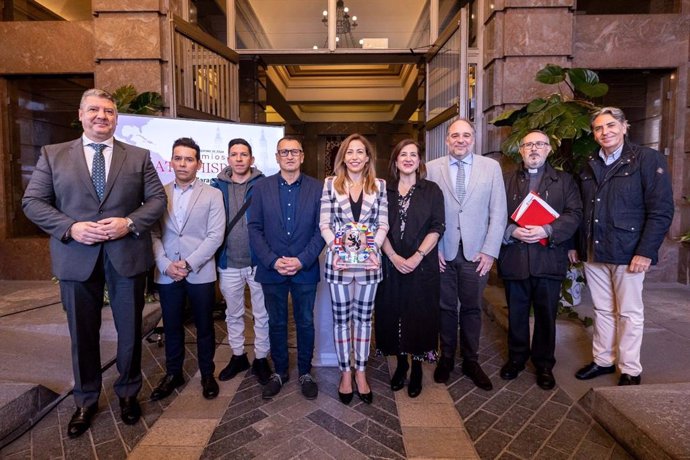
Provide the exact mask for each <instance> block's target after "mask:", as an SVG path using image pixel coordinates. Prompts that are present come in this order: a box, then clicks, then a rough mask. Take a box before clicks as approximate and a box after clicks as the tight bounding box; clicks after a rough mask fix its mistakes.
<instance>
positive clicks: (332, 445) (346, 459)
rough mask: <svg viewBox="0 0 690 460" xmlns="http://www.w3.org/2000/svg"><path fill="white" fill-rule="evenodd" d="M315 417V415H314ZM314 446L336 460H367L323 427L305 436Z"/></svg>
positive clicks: (315, 428) (343, 440) (317, 427)
mask: <svg viewBox="0 0 690 460" xmlns="http://www.w3.org/2000/svg"><path fill="white" fill-rule="evenodd" d="M312 415H313V414H312ZM303 436H304V437H305V438H306V439H308V440H309V441H310V442H311V443H312V444H314V445H316V446H318V447H319V448H320V449H322V450H324V451H325V452H328V454H329V455H331V456H333V457H334V458H336V459H342V460H350V459H355V460H366V459H367V457H366V456H365V455H364V454H362V453H361V452H359V451H358V450H356V449H355V448H353V447H352V446H351V445H350V443H349V442H347V441H346V440H345V439H343V438H340V437H338V436H333V433H332V432H330V431H328V430H326V429H325V428H323V427H321V426H315V427H314V428H312V429H311V430H309V431H307V432H306V433H304V434H303Z"/></svg>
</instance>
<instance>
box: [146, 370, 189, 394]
mask: <svg viewBox="0 0 690 460" xmlns="http://www.w3.org/2000/svg"><path fill="white" fill-rule="evenodd" d="M182 385H184V377H182V374H166V375H164V376H163V378H162V379H161V380H160V382H158V386H157V387H156V388H154V389H153V391H152V392H151V401H158V400H159V399H163V398H167V397H168V396H170V395H171V394H172V392H173V391H175V388H177V387H180V386H182Z"/></svg>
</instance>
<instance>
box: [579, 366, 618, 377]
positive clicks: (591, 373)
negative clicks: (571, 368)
mask: <svg viewBox="0 0 690 460" xmlns="http://www.w3.org/2000/svg"><path fill="white" fill-rule="evenodd" d="M614 372H616V366H613V365H612V366H599V365H597V364H596V363H594V362H591V363H589V364H587V365H586V366H585V367H583V368H582V369H580V370H579V371H577V372H576V373H575V378H576V379H578V380H589V379H593V378H594V377H599V376H600V375H604V374H613V373H614Z"/></svg>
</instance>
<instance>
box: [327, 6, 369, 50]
mask: <svg viewBox="0 0 690 460" xmlns="http://www.w3.org/2000/svg"><path fill="white" fill-rule="evenodd" d="M321 22H323V25H325V26H326V27H328V11H326V10H324V11H323V18H322V19H321ZM355 27H357V16H350V9H349V8H348V7H346V6H345V2H344V1H343V0H338V2H337V3H336V4H335V35H336V37H335V41H336V46H337V47H338V48H359V47H361V44H359V46H358V42H356V41H355V39H354V38H353V36H352V29H354V28H355ZM326 42H327V43H328V39H326ZM327 43H326V45H325V46H327Z"/></svg>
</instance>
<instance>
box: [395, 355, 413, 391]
mask: <svg viewBox="0 0 690 460" xmlns="http://www.w3.org/2000/svg"><path fill="white" fill-rule="evenodd" d="M409 368H410V365H409V364H408V363H407V356H405V357H404V359H403V358H402V357H398V367H396V368H395V372H394V373H393V377H392V378H391V390H393V391H398V390H402V388H403V387H404V386H405V379H406V378H407V370H408V369H409Z"/></svg>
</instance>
